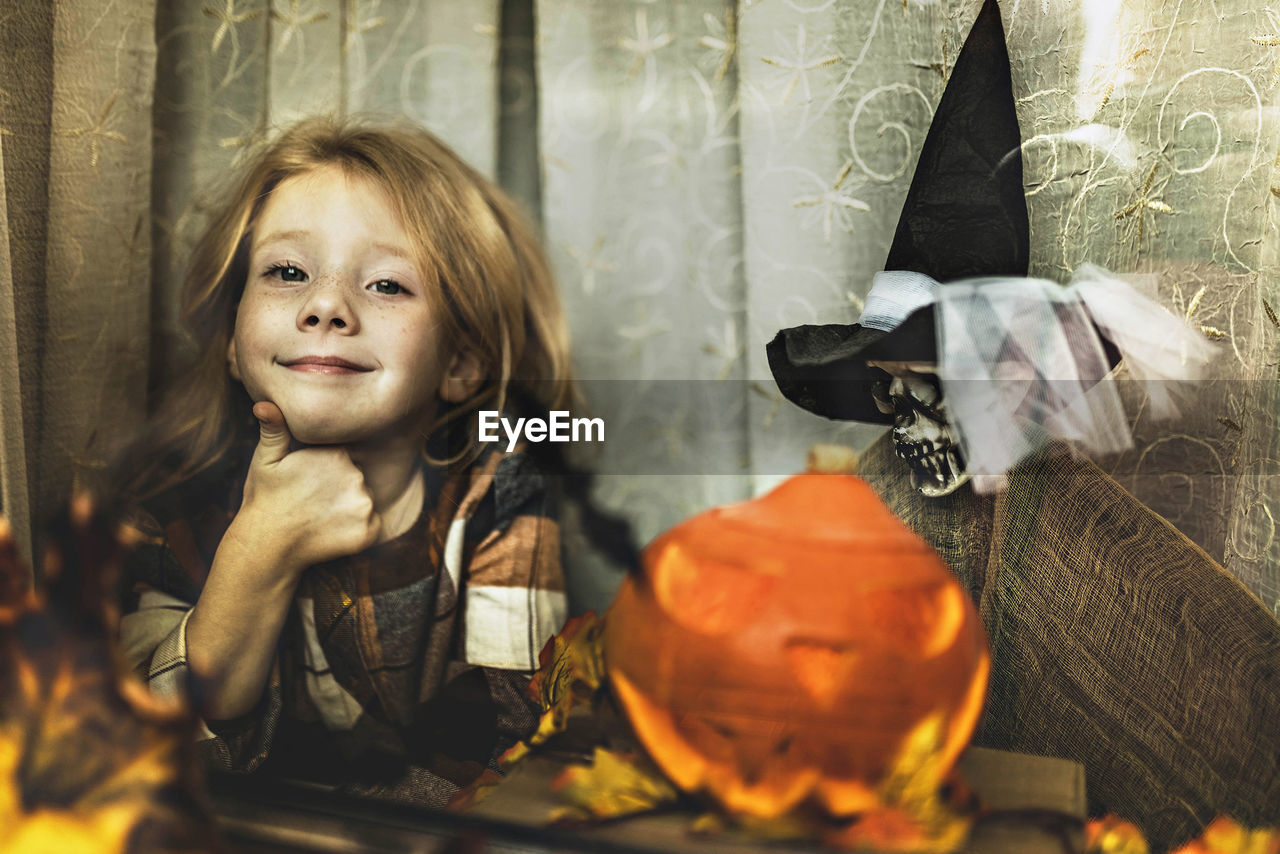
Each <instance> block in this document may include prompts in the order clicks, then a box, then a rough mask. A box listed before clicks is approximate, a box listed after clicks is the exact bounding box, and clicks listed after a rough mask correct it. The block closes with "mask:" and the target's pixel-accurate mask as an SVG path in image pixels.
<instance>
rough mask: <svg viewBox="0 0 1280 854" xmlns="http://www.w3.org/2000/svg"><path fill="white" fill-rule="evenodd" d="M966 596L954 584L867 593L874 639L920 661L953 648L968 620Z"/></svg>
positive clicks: (868, 610) (867, 605)
mask: <svg viewBox="0 0 1280 854" xmlns="http://www.w3.org/2000/svg"><path fill="white" fill-rule="evenodd" d="M964 596H965V594H964V593H963V592H962V591H961V590H960V589H959V588H958V587H957V586H955V585H952V584H934V585H929V586H921V587H915V588H908V589H884V590H872V591H869V592H867V593H866V594H865V597H866V599H865V601H866V608H867V618H868V620H869V622H870V624H871V626H872V631H873V633H874V636H875V637H881V638H885V639H889V640H890V643H892V645H893V648H894V650H895V651H898V652H900V653H901V654H905V655H908V656H913V657H917V658H920V659H928V658H933V657H934V656H936V655H940V654H941V653H943V652H945V651H946V650H948V649H950V648H951V645H952V644H953V643H954V642H955V639H956V635H957V634H959V632H960V628H961V626H962V625H963V624H964V620H965V613H966V612H965V604H966V603H965V599H964Z"/></svg>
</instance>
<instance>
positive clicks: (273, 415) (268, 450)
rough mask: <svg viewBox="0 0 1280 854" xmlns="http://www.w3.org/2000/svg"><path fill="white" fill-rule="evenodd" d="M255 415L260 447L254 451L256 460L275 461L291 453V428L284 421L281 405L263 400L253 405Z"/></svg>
mask: <svg viewBox="0 0 1280 854" xmlns="http://www.w3.org/2000/svg"><path fill="white" fill-rule="evenodd" d="M253 417H254V418H257V419H258V427H259V430H260V432H259V434H258V449H257V450H256V451H255V452H254V454H253V456H254V460H255V461H256V462H263V463H274V462H279V461H280V460H282V459H284V458H285V457H286V456H288V454H289V442H290V440H291V437H290V436H289V428H288V427H287V426H285V423H284V413H283V412H281V411H280V407H278V406H276V405H275V404H274V403H272V402H271V401H269V400H261V401H258V402H257V403H255V404H254V405H253Z"/></svg>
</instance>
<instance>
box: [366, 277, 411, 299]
mask: <svg viewBox="0 0 1280 854" xmlns="http://www.w3.org/2000/svg"><path fill="white" fill-rule="evenodd" d="M369 290H371V291H374V292H375V293H380V294H384V295H386V296H389V297H390V296H395V295H396V294H398V293H402V292H403V291H404V288H402V287H400V283H399V282H393V281H391V280H390V279H379V280H378V281H376V282H374V283H373V284H371V285H369Z"/></svg>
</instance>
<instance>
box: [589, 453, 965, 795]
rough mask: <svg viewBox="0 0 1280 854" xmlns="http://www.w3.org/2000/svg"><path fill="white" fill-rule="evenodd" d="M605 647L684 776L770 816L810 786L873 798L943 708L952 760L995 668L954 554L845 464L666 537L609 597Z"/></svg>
mask: <svg viewBox="0 0 1280 854" xmlns="http://www.w3.org/2000/svg"><path fill="white" fill-rule="evenodd" d="M604 654H605V661H606V665H607V668H608V671H609V676H610V680H611V683H612V685H613V687H614V690H615V692H616V694H617V696H618V699H619V701H620V702H621V704H622V706H623V707H624V709H625V710H626V713H627V716H628V718H629V719H630V721H631V723H632V725H633V727H634V728H635V731H636V733H637V735H638V736H639V738H640V740H641V742H642V743H643V744H644V746H645V748H646V750H647V751H648V752H649V753H650V755H651V756H652V757H653V758H654V759H655V760H656V761H657V763H658V764H659V765H660V766H661V767H662V769H663V771H664V772H666V774H667V775H668V776H669V777H670V778H671V779H672V780H673V781H674V782H675V783H676V785H678V786H679V787H680V788H681V789H683V790H685V791H691V792H692V791H706V792H708V793H710V794H711V795H712V796H713V797H714V798H715V799H716V800H718V801H719V802H720V803H721V804H723V805H724V806H725V807H726V808H727V809H729V810H731V811H734V812H738V813H745V814H749V815H755V816H764V817H772V816H777V815H780V814H782V813H784V812H787V811H788V810H790V809H791V808H792V807H794V806H796V805H798V804H800V803H801V802H803V801H805V800H806V799H812V801H813V802H814V803H816V804H817V805H819V806H821V807H823V808H825V810H826V811H827V812H829V813H830V814H832V815H834V816H848V815H852V814H855V813H859V812H864V811H868V810H872V809H875V808H876V807H878V806H880V798H879V795H878V794H877V786H878V784H879V783H880V782H881V781H882V779H883V778H884V776H885V775H886V773H887V772H888V771H889V770H890V765H891V763H894V761H895V759H896V758H897V757H898V756H899V752H900V750H901V749H902V748H903V744H904V740H905V739H906V737H907V736H908V734H909V733H911V732H912V731H913V730H915V729H916V728H917V726H919V725H921V724H923V723H925V722H926V721H928V720H930V719H931V718H934V719H936V720H939V721H940V722H941V727H940V730H939V732H940V738H939V739H938V741H937V744H938V751H939V752H940V753H938V754H935V755H934V756H933V757H931V758H932V761H933V762H935V763H939V764H940V766H941V767H944V768H950V767H951V765H952V764H953V763H954V761H955V759H956V757H957V756H958V754H959V753H960V751H961V750H962V749H963V747H964V745H965V744H966V743H967V742H968V740H969V737H970V735H971V734H972V731H973V728H974V726H975V724H976V722H977V719H978V714H979V712H980V710H981V707H982V701H983V697H984V694H985V690H986V684H987V673H988V670H989V656H988V653H987V645H986V638H985V635H984V633H983V630H982V626H981V623H980V621H979V619H978V617H977V614H976V612H975V610H974V608H973V605H972V603H971V602H970V601H969V597H968V596H967V595H966V593H965V592H964V590H963V589H962V588H961V587H960V585H959V583H958V582H957V581H956V580H955V578H954V577H953V576H952V574H951V573H950V572H949V571H948V569H947V567H946V565H945V564H943V562H942V560H941V559H940V558H939V557H938V555H937V554H936V553H935V552H934V551H933V550H932V549H931V548H930V547H929V546H927V545H926V544H925V543H924V542H923V541H922V540H921V539H920V538H919V537H917V536H916V535H915V534H914V533H912V532H911V531H910V530H909V529H908V528H907V527H906V526H905V525H904V524H903V523H902V522H901V521H899V520H898V519H897V518H896V517H894V516H893V514H892V513H891V512H890V511H889V510H888V508H887V507H885V506H884V504H883V503H881V501H880V499H879V498H878V497H877V496H876V494H875V493H874V492H873V491H872V490H871V488H870V487H869V486H867V485H866V483H864V482H863V481H861V480H859V479H858V478H856V477H853V476H851V475H845V474H817V473H808V474H802V475H797V476H795V477H792V478H790V479H789V480H787V481H785V482H784V483H783V484H781V485H780V486H779V487H777V488H776V489H775V490H773V491H772V492H770V493H769V494H767V495H765V496H762V497H760V498H757V499H755V500H753V501H747V502H744V503H741V504H735V505H731V506H727V507H721V508H717V509H714V510H711V511H709V512H707V513H703V514H701V515H699V516H695V517H694V518H692V519H689V520H687V521H685V522H684V523H682V524H680V525H678V526H676V527H675V528H672V529H671V530H670V531H667V532H666V533H665V534H663V535H662V536H660V537H658V538H657V539H656V540H654V541H653V543H652V544H650V546H649V547H648V548H647V549H646V550H645V553H644V572H643V575H642V577H640V578H628V579H627V580H626V581H625V582H624V583H623V585H622V587H621V589H620V590H619V592H618V595H617V598H616V599H615V600H614V603H613V606H612V607H611V608H610V610H609V614H608V618H607V620H606V628H605V638H604Z"/></svg>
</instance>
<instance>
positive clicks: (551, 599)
mask: <svg viewBox="0 0 1280 854" xmlns="http://www.w3.org/2000/svg"><path fill="white" fill-rule="evenodd" d="M556 513H557V508H556V500H555V496H554V494H553V491H552V490H551V488H550V485H549V483H548V481H547V478H546V477H545V476H544V475H543V474H542V473H541V472H540V471H538V469H537V468H536V467H535V466H534V465H533V464H532V462H531V461H530V460H529V459H528V457H527V456H526V455H524V454H520V453H515V454H508V455H506V456H504V457H503V458H502V459H501V461H500V462H499V463H498V465H497V468H496V471H495V472H494V475H493V481H492V485H491V488H490V489H489V490H488V492H487V494H486V495H485V497H484V499H483V500H481V501H480V502H479V504H478V505H477V506H476V508H475V512H474V513H473V514H472V515H471V517H470V518H469V520H468V524H467V525H466V526H465V528H460V527H458V526H454V527H453V528H451V529H450V531H449V537H450V538H452V537H455V536H461V537H464V538H465V539H466V540H469V541H471V542H474V543H475V546H474V548H473V549H471V550H470V552H471V556H470V560H469V561H468V564H467V568H466V579H465V584H464V610H463V627H462V658H463V661H465V662H466V663H468V664H474V665H480V666H482V667H486V668H496V669H499V670H519V671H525V672H532V671H534V670H537V668H538V653H539V652H541V650H542V647H543V645H544V644H545V643H546V642H547V640H548V639H549V638H550V637H551V636H552V635H553V634H555V633H556V632H558V631H559V630H560V628H561V626H563V625H564V621H565V618H566V616H567V614H568V603H567V600H566V596H565V579H564V570H563V568H562V564H561V552H560V526H559V524H558V522H557V521H556ZM450 545H454V544H452V543H449V542H448V541H446V546H445V553H446V555H448V554H450V548H449V547H450ZM464 548H465V547H464V546H462V545H461V544H459V545H458V546H456V547H455V550H454V552H453V553H454V554H456V553H457V552H458V551H464Z"/></svg>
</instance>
